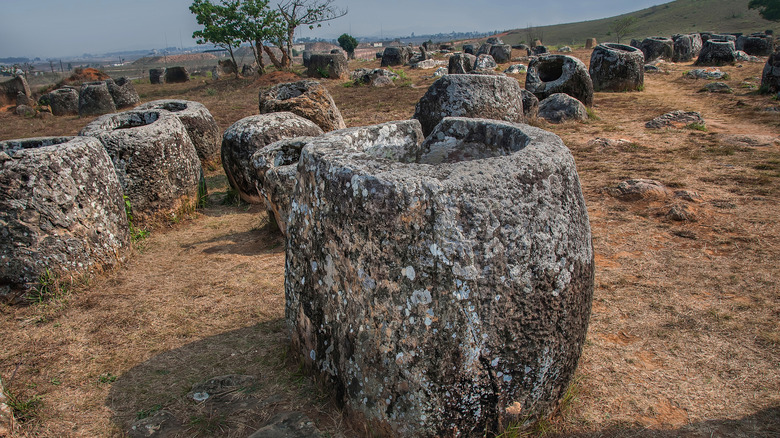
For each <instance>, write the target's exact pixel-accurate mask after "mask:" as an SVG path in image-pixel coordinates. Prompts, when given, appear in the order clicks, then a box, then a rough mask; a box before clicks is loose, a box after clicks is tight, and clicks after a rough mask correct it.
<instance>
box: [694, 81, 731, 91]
mask: <svg viewBox="0 0 780 438" xmlns="http://www.w3.org/2000/svg"><path fill="white" fill-rule="evenodd" d="M702 91H707V92H710V93H733V92H734V90H732V89H731V87H730V86H729V84H727V83H725V82H711V83H709V84H707V85H705V86H704V88H703V89H702Z"/></svg>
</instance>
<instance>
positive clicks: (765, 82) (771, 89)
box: [761, 51, 780, 93]
mask: <svg viewBox="0 0 780 438" xmlns="http://www.w3.org/2000/svg"><path fill="white" fill-rule="evenodd" d="M761 88H762V89H764V90H766V92H767V93H778V92H780V51H778V52H773V53H772V54H771V55H769V58H767V60H766V64H764V70H763V72H762V74H761Z"/></svg>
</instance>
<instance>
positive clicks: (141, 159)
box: [79, 110, 204, 226]
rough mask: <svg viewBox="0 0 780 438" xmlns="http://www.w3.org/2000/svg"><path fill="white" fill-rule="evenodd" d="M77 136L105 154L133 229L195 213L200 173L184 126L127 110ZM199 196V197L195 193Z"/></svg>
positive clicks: (156, 113) (155, 113)
mask: <svg viewBox="0 0 780 438" xmlns="http://www.w3.org/2000/svg"><path fill="white" fill-rule="evenodd" d="M79 135H83V136H92V137H96V138H98V139H99V140H100V141H101V143H103V146H104V147H105V148H106V151H108V155H109V156H110V157H111V161H113V163H114V168H115V169H116V173H117V175H118V176H119V182H120V183H121V184H122V188H123V189H124V192H125V196H127V198H128V199H129V200H130V203H131V205H132V214H133V222H134V225H136V226H138V225H139V224H143V223H145V222H150V221H153V220H157V219H165V218H170V217H171V216H170V215H171V214H175V213H176V212H177V211H179V210H180V209H181V208H194V207H195V205H196V203H197V201H198V197H199V196H200V195H202V194H203V193H201V192H202V190H203V189H204V186H202V180H203V169H202V168H201V165H200V160H199V159H198V154H197V152H195V146H193V145H192V141H191V140H190V136H189V134H187V129H186V128H185V127H184V124H182V122H181V121H180V120H179V118H178V117H176V116H175V115H174V114H173V113H170V112H168V111H160V110H130V111H125V112H121V113H115V114H108V115H105V116H103V117H99V118H97V119H95V121H93V122H92V123H90V124H88V125H87V126H85V127H84V129H82V130H81V132H80V133H79ZM199 190H200V191H199Z"/></svg>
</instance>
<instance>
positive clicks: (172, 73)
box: [165, 66, 190, 84]
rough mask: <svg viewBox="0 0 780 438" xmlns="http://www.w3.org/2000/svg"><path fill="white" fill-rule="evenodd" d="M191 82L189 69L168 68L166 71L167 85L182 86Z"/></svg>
mask: <svg viewBox="0 0 780 438" xmlns="http://www.w3.org/2000/svg"><path fill="white" fill-rule="evenodd" d="M189 80H190V74H189V72H187V69H186V68H184V67H181V66H178V67H168V68H166V69H165V83H166V84H180V83H182V82H187V81H189Z"/></svg>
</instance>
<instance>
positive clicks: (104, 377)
mask: <svg viewBox="0 0 780 438" xmlns="http://www.w3.org/2000/svg"><path fill="white" fill-rule="evenodd" d="M116 379H117V377H116V376H115V375H113V374H111V373H103V374H101V375H100V376H98V382H100V383H114V382H116Z"/></svg>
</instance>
